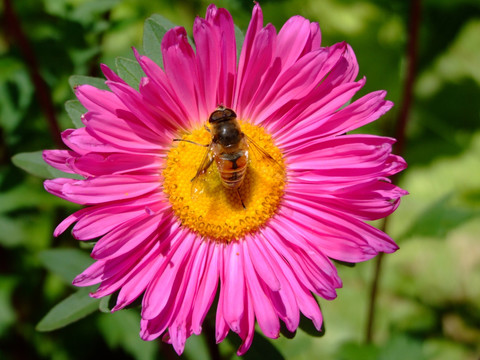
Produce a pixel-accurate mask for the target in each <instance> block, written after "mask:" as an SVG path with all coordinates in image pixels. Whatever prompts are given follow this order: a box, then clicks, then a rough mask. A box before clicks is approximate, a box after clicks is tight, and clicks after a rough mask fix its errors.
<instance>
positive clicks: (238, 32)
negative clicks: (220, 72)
mask: <svg viewBox="0 0 480 360" xmlns="http://www.w3.org/2000/svg"><path fill="white" fill-rule="evenodd" d="M244 40H245V35H244V34H243V32H242V30H240V28H239V27H238V26H237V25H235V43H236V44H237V59H238V58H240V53H241V52H242V46H243V41H244Z"/></svg>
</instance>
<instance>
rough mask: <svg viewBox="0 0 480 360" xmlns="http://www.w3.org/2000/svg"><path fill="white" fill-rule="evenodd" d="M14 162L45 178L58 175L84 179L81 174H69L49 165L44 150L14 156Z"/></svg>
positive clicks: (23, 168)
mask: <svg viewBox="0 0 480 360" xmlns="http://www.w3.org/2000/svg"><path fill="white" fill-rule="evenodd" d="M12 162H13V164H14V165H15V166H17V167H19V168H20V169H22V170H25V171H26V172H28V173H30V174H32V175H35V176H39V177H41V178H44V179H54V178H58V177H64V178H70V179H82V177H81V176H80V175H77V174H68V173H65V172H63V171H60V170H57V169H55V168H53V167H51V166H50V165H48V164H47V163H46V162H45V161H44V160H43V157H42V151H33V152H25V153H20V154H16V155H14V156H12Z"/></svg>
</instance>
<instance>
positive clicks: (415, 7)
mask: <svg viewBox="0 0 480 360" xmlns="http://www.w3.org/2000/svg"><path fill="white" fill-rule="evenodd" d="M420 15H421V0H411V1H410V25H409V31H408V35H409V36H408V43H407V49H406V52H407V54H406V60H407V68H406V74H407V75H406V78H405V83H404V87H403V95H402V106H401V108H400V111H399V113H398V118H397V126H396V129H395V138H396V139H397V143H396V144H395V152H396V153H397V154H398V155H400V156H402V155H403V153H404V150H405V138H406V134H405V131H406V128H407V123H408V120H409V119H410V110H411V106H412V99H413V86H414V83H415V76H416V69H417V53H418V35H419V28H420ZM396 180H397V176H394V177H392V181H393V182H396ZM387 224H388V217H387V218H385V219H384V220H383V224H382V226H381V230H382V231H384V232H385V231H386V230H387ZM383 255H384V254H383V253H380V254H379V255H378V256H377V258H376V263H375V270H374V275H373V281H372V285H371V288H370V299H369V304H368V317H367V327H366V332H365V333H366V335H365V341H366V343H367V344H369V343H371V342H372V339H373V325H374V322H375V309H376V302H377V294H378V286H379V282H380V273H381V270H382V260H383Z"/></svg>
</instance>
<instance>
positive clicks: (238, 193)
mask: <svg viewBox="0 0 480 360" xmlns="http://www.w3.org/2000/svg"><path fill="white" fill-rule="evenodd" d="M237 195H238V198H239V199H240V202H241V203H242V206H243V208H244V209H245V210H247V208H246V207H245V204H244V203H243V199H242V195H240V189H238V188H237Z"/></svg>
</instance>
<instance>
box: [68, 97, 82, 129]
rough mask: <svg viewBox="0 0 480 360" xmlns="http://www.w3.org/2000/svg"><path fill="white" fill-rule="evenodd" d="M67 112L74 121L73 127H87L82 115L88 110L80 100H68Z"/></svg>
mask: <svg viewBox="0 0 480 360" xmlns="http://www.w3.org/2000/svg"><path fill="white" fill-rule="evenodd" d="M65 110H67V114H68V116H69V117H70V119H72V122H73V126H75V127H76V128H77V129H79V128H81V127H84V126H85V125H84V124H83V122H82V115H83V114H85V113H86V112H87V109H85V108H84V107H83V105H82V104H81V103H80V101H78V100H68V101H66V102H65Z"/></svg>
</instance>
